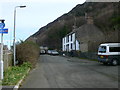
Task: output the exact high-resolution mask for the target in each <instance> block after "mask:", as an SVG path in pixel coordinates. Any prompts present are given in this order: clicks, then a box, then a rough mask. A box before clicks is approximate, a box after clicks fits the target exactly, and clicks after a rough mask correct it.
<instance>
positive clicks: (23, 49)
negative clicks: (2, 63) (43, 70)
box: [16, 41, 40, 67]
mask: <svg viewBox="0 0 120 90" xmlns="http://www.w3.org/2000/svg"><path fill="white" fill-rule="evenodd" d="M39 51H40V49H39V46H38V45H37V44H36V43H34V42H31V41H25V42H22V41H21V43H19V44H18V45H17V46H16V59H17V60H18V65H21V64H23V63H24V62H30V63H31V64H32V67H35V65H36V63H37V60H38V58H39Z"/></svg>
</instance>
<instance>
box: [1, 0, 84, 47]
mask: <svg viewBox="0 0 120 90" xmlns="http://www.w3.org/2000/svg"><path fill="white" fill-rule="evenodd" d="M84 2H85V0H0V19H5V28H8V34H4V44H7V45H8V46H11V45H13V30H14V9H15V7H16V6H21V5H25V6H26V7H25V8H19V7H18V8H16V29H15V30H16V41H19V40H25V39H27V38H28V37H29V36H30V35H32V34H34V33H35V32H37V31H38V30H39V29H40V28H41V27H43V26H45V25H47V24H48V23H50V22H52V21H54V20H55V19H57V18H58V17H60V16H61V15H63V14H65V13H68V12H69V11H70V10H71V9H73V8H74V7H75V6H76V5H77V4H82V3H84ZM0 42H1V40H0Z"/></svg>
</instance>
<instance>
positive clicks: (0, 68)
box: [0, 20, 5, 80]
mask: <svg viewBox="0 0 120 90" xmlns="http://www.w3.org/2000/svg"><path fill="white" fill-rule="evenodd" d="M0 21H1V22H2V24H4V21H5V20H0ZM4 26H5V24H4V25H2V27H1V28H0V29H3V28H4ZM3 71H4V70H3V33H1V54H0V80H2V79H3Z"/></svg>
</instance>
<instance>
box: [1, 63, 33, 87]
mask: <svg viewBox="0 0 120 90" xmlns="http://www.w3.org/2000/svg"><path fill="white" fill-rule="evenodd" d="M31 67H32V65H31V64H30V63H29V62H24V63H23V64H22V65H20V66H13V67H9V68H8V69H7V70H6V71H5V72H4V79H3V81H2V85H16V84H17V83H18V82H19V81H20V80H21V79H22V77H23V76H24V75H27V72H28V70H29V69H30V68H31Z"/></svg>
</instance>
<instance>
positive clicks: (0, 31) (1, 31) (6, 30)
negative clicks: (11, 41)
mask: <svg viewBox="0 0 120 90" xmlns="http://www.w3.org/2000/svg"><path fill="white" fill-rule="evenodd" d="M0 33H3V34H7V33H8V28H4V29H0Z"/></svg>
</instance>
